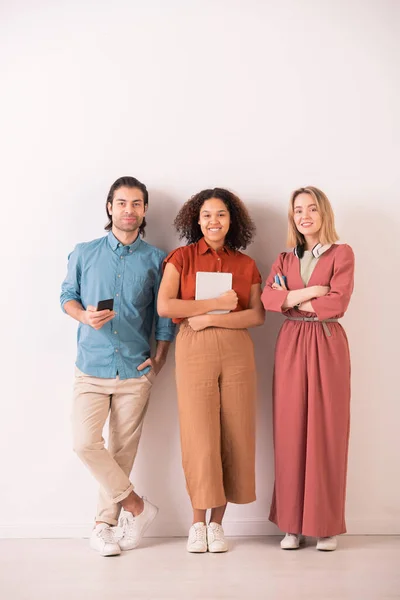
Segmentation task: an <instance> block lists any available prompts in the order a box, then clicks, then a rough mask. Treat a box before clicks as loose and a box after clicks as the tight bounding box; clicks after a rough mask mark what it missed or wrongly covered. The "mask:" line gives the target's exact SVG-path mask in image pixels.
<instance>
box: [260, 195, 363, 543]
mask: <svg viewBox="0 0 400 600" xmlns="http://www.w3.org/2000/svg"><path fill="white" fill-rule="evenodd" d="M337 240H338V235H337V233H336V230H335V223H334V215H333V211H332V207H331V205H330V203H329V200H328V198H327V197H326V195H325V194H324V193H323V192H322V191H321V190H319V189H317V188H315V187H311V186H310V187H306V188H300V189H298V190H296V191H295V192H293V194H292V197H291V200H290V205H289V224H288V246H289V247H292V248H293V251H291V252H282V253H281V254H280V255H279V256H278V258H277V260H276V261H275V263H274V265H273V267H272V270H271V273H270V275H269V277H268V279H267V282H266V285H265V288H264V291H263V294H262V302H263V304H264V307H265V308H266V310H271V311H275V312H281V313H283V314H284V315H285V317H286V320H285V323H284V324H283V326H282V329H281V331H280V333H279V337H278V340H277V344H276V349H275V370H274V385H273V401H274V447H275V487H274V494H273V499H272V506H271V512H270V517H269V518H270V520H271V521H272V522H273V523H275V524H276V525H277V526H278V527H279V528H280V529H281V530H282V531H285V532H286V535H285V537H284V539H283V540H282V541H281V547H282V548H283V549H296V548H299V546H300V544H301V543H302V541H303V540H304V537H303V536H305V535H308V536H312V537H317V538H318V541H317V549H318V550H335V549H336V545H337V539H336V535H338V534H341V533H345V531H346V525H345V518H344V505H345V491H346V471H347V450H348V440H349V420H350V355H349V347H348V342H347V337H346V334H345V331H344V329H343V328H342V326H341V325H340V324H339V322H338V319H340V318H341V317H342V316H343V314H344V312H345V311H346V309H347V306H348V304H349V301H350V296H351V294H352V291H353V276H354V254H353V251H352V249H351V248H350V246H348V245H346V244H340V245H339V244H336V243H335V242H336V241H337Z"/></svg>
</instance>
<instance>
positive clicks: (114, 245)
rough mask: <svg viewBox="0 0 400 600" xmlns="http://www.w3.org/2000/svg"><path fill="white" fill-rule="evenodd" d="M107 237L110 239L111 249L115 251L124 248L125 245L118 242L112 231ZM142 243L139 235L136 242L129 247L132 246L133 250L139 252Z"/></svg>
mask: <svg viewBox="0 0 400 600" xmlns="http://www.w3.org/2000/svg"><path fill="white" fill-rule="evenodd" d="M107 237H108V243H109V244H110V246H111V248H112V249H113V250H114V251H115V250H116V249H117V248H119V247H124V245H123V244H121V242H119V241H118V240H117V238H116V237H115V235H114V234H113V232H112V231H110V232H109V233H108V236H107ZM141 243H142V238H141V237H140V234H139V235H138V236H137V238H136V240H135V241H134V242H133V244H129V246H130V248H131V250H137V249H138V247H139V246H140V244H141Z"/></svg>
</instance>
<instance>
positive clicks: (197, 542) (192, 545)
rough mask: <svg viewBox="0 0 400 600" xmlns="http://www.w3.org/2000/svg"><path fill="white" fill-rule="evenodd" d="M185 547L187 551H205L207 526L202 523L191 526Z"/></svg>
mask: <svg viewBox="0 0 400 600" xmlns="http://www.w3.org/2000/svg"><path fill="white" fill-rule="evenodd" d="M186 549H187V551H188V552H207V527H206V526H205V525H204V523H200V522H199V523H195V524H194V525H192V526H191V528H190V529H189V537H188V541H187V546H186Z"/></svg>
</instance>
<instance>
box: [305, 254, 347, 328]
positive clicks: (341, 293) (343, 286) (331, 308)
mask: <svg viewBox="0 0 400 600" xmlns="http://www.w3.org/2000/svg"><path fill="white" fill-rule="evenodd" d="M353 287H354V253H353V250H352V249H351V248H350V246H348V245H347V244H342V245H340V246H339V247H338V249H337V252H336V256H335V263H334V267H333V275H332V278H331V281H330V288H331V290H330V292H329V293H328V294H326V296H322V298H315V299H314V300H311V303H312V307H313V309H314V310H315V314H316V315H317V317H318V319H319V320H320V321H323V320H324V319H334V318H337V317H339V316H341V315H343V314H344V313H345V312H346V309H347V307H348V305H349V302H350V297H351V294H352V292H353Z"/></svg>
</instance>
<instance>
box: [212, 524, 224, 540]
mask: <svg viewBox="0 0 400 600" xmlns="http://www.w3.org/2000/svg"><path fill="white" fill-rule="evenodd" d="M211 531H212V532H213V534H214V539H216V540H218V541H223V539H224V531H223V529H222V527H221V525H220V526H219V527H212V528H211Z"/></svg>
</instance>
